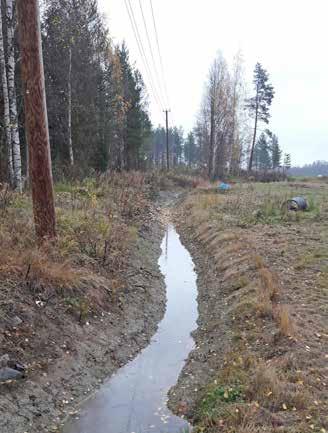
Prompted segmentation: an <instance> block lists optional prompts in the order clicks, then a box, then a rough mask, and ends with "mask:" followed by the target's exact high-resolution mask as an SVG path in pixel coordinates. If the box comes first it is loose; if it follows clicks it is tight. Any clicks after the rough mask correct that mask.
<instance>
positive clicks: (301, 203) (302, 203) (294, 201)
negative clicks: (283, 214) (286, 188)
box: [287, 197, 308, 210]
mask: <svg viewBox="0 0 328 433" xmlns="http://www.w3.org/2000/svg"><path fill="white" fill-rule="evenodd" d="M287 206H288V209H289V210H306V209H307V208H308V202H307V201H306V199H305V198H304V197H293V198H291V199H290V200H288V201H287Z"/></svg>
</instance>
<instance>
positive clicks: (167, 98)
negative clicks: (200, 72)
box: [149, 0, 170, 104]
mask: <svg viewBox="0 0 328 433" xmlns="http://www.w3.org/2000/svg"><path fill="white" fill-rule="evenodd" d="M149 1H150V8H151V14H152V17H153V24H154V30H155V36H156V44H157V50H158V56H159V60H160V64H161V71H162V78H163V83H164V90H165V95H166V100H167V102H168V104H170V99H169V95H168V91H167V85H166V80H165V73H164V66H163V58H162V54H161V49H160V45H159V38H158V31H157V26H156V20H155V13H154V8H153V2H152V0H149Z"/></svg>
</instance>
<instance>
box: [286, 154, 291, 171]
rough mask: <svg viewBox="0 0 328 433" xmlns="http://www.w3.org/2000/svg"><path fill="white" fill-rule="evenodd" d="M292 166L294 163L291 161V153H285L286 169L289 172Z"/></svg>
mask: <svg viewBox="0 0 328 433" xmlns="http://www.w3.org/2000/svg"><path fill="white" fill-rule="evenodd" d="M291 166H292V161H291V156H290V153H285V157H284V168H285V170H286V171H287V170H289V169H290V167H291Z"/></svg>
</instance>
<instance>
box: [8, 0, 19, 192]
mask: <svg viewBox="0 0 328 433" xmlns="http://www.w3.org/2000/svg"><path fill="white" fill-rule="evenodd" d="M6 17H7V58H8V60H7V77H8V97H9V112H10V129H11V146H12V155H13V158H12V159H13V169H14V185H15V188H16V189H17V190H18V191H20V192H22V188H23V187H22V160H21V149H20V141H19V132H18V114H17V101H16V88H15V44H14V33H15V18H14V4H13V0H6Z"/></svg>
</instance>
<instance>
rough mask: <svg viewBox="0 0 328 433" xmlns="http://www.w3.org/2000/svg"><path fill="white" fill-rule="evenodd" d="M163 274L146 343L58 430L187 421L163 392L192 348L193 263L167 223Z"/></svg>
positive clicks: (132, 431)
mask: <svg viewBox="0 0 328 433" xmlns="http://www.w3.org/2000/svg"><path fill="white" fill-rule="evenodd" d="M159 265H160V269H161V272H162V273H163V275H164V277H165V283H166V292H167V306H166V313H165V315H164V318H163V320H162V321H161V322H160V324H159V326H158V330H157V332H156V334H155V335H154V336H153V338H152V339H151V342H150V344H149V345H148V346H147V347H146V348H145V349H144V350H143V351H142V352H140V354H139V355H137V357H136V358H135V359H134V360H133V361H131V362H129V363H128V364H126V365H125V366H124V367H122V368H120V369H119V370H118V371H117V372H116V374H115V375H113V376H112V377H111V378H110V379H109V380H108V381H107V382H105V384H104V385H103V386H102V387H101V388H100V390H99V392H98V393H97V394H96V395H95V396H94V397H93V398H92V399H90V400H88V402H87V403H86V404H85V405H84V407H83V408H82V409H81V413H80V414H79V418H78V419H72V420H70V421H69V422H68V424H67V425H66V427H65V429H64V433H180V432H182V431H189V428H190V426H189V424H188V423H187V422H186V421H185V420H184V419H182V418H180V417H177V416H175V415H173V414H172V413H171V412H170V410H169V409H168V408H167V405H166V403H167V392H168V390H169V389H170V388H171V387H172V386H173V385H175V383H176V381H177V379H178V376H179V373H180V371H181V369H182V367H183V365H184V362H185V359H186V358H187V356H188V354H189V352H190V351H191V350H192V349H193V346H194V341H193V339H192V337H191V334H190V333H191V331H193V330H194V329H195V328H196V320H197V315H198V312H197V300H196V299H197V286H196V274H195V272H194V264H193V262H192V259H191V256H190V254H189V253H188V251H187V250H186V249H185V248H184V246H183V245H182V244H181V242H180V239H179V235H178V234H177V232H176V231H175V229H174V227H173V226H169V227H168V229H167V232H166V235H165V237H164V239H163V242H162V254H161V257H160V259H159Z"/></svg>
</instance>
